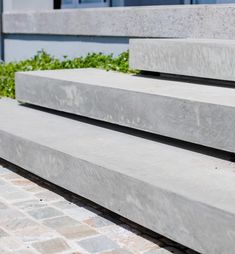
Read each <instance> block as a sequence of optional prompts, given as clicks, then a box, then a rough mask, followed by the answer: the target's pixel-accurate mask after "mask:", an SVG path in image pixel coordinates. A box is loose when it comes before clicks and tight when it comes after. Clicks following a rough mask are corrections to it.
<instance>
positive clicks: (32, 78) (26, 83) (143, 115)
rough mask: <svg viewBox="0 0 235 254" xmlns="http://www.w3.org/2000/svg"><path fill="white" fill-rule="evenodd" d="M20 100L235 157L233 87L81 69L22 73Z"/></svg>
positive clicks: (18, 77) (18, 86) (18, 80)
mask: <svg viewBox="0 0 235 254" xmlns="http://www.w3.org/2000/svg"><path fill="white" fill-rule="evenodd" d="M215 84H216V85H218V83H216V82H215ZM16 97H17V99H18V100H20V101H23V102H27V103H31V104H35V105H39V106H43V107H47V108H51V109H56V110H60V111H64V112H69V113H73V114H77V115H82V116H86V117H90V118H94V119H99V120H102V121H106V122H111V123H115V124H119V125H123V126H128V127H132V128H136V129H140V130H144V131H147V132H152V133H156V134H160V135H163V136H167V137H173V138H176V139H180V140H185V141H189V142H192V143H197V144H201V145H205V146H209V147H213V148H217V149H222V150H226V151H230V152H235V143H234V140H235V132H234V128H235V89H234V88H226V87H218V86H208V85H202V84H195V83H189V82H179V81H170V80H169V81H168V80H162V79H157V78H146V77H143V76H142V77H141V76H139V77H137V76H131V75H126V74H120V73H115V72H107V71H103V70H96V69H78V70H59V71H39V72H25V73H17V74H16Z"/></svg>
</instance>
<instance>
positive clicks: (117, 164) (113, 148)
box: [0, 99, 235, 254]
mask: <svg viewBox="0 0 235 254" xmlns="http://www.w3.org/2000/svg"><path fill="white" fill-rule="evenodd" d="M0 115H1V121H0V157H1V158H3V159H6V160H8V161H10V162H12V163H14V164H16V165H18V166H21V167H23V168H25V169H26V170H29V171H30V172H32V173H35V174H37V175H39V176H41V177H43V178H44V179H46V180H49V181H51V182H53V183H55V184H57V185H59V186H61V187H64V188H66V189H68V190H70V191H73V192H75V193H77V194H79V195H81V196H84V197H85V198H88V199H90V200H92V201H94V202H96V203H98V204H100V205H102V206H104V207H106V208H108V209H110V210H112V211H114V212H116V213H119V214H121V215H122V216H124V217H127V218H128V219H130V220H133V221H135V222H137V223H139V224H141V225H143V226H145V227H147V228H149V229H151V230H154V231H156V232H158V233H160V234H163V235H165V236H167V237H169V238H171V239H173V240H175V241H178V242H179V243H181V244H184V245H186V246H188V247H191V248H193V249H195V250H197V251H199V252H201V253H214V254H215V253H218V252H219V253H226V254H233V248H232V247H233V246H234V234H235V185H234V182H235V171H234V170H235V166H234V163H232V162H229V161H227V160H222V159H219V158H215V157H212V156H208V155H204V154H202V153H198V152H194V151H190V150H187V149H185V148H180V147H176V146H174V145H169V144H164V143H160V142H156V141H153V140H148V139H145V138H141V137H137V136H133V135H130V134H126V133H122V132H118V131H114V130H111V129H107V128H104V127H99V126H95V125H91V124H89V123H84V122H81V121H78V120H76V119H71V118H68V117H66V116H59V115H55V114H52V113H47V112H43V111H39V110H36V109H33V108H29V107H25V106H22V105H18V103H17V102H16V101H13V100H9V99H2V100H0Z"/></svg>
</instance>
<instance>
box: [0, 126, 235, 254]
mask: <svg viewBox="0 0 235 254" xmlns="http://www.w3.org/2000/svg"><path fill="white" fill-rule="evenodd" d="M0 144H1V146H0V157H2V158H3V159H5V160H8V161H10V162H12V163H14V164H16V165H18V166H20V167H22V168H24V169H26V170H28V171H30V172H31V173H34V174H36V175H38V176H40V177H42V178H44V179H46V180H48V181H50V182H52V183H54V184H56V185H58V186H60V187H63V188H65V189H67V190H70V191H72V192H74V193H76V194H78V195H81V196H83V197H85V198H88V199H90V200H92V201H94V202H96V203H98V204H100V205H102V206H104V207H106V208H108V209H110V210H111V211H113V212H115V213H118V214H120V215H122V216H124V217H126V218H128V219H130V220H132V221H134V222H136V223H138V224H140V225H142V226H144V227H147V228H149V229H151V230H153V231H156V232H157V233H160V234H162V235H164V236H167V237H169V238H171V239H173V240H175V241H177V242H179V243H181V244H184V245H186V246H188V247H191V248H193V249H195V250H197V251H199V252H200V253H205V254H206V253H211V254H217V253H226V254H234V235H235V215H233V214H229V213H226V212H223V211H220V210H217V209H213V208H211V207H208V206H207V205H204V204H202V203H200V202H197V201H193V200H189V199H186V198H184V197H181V196H178V195H175V194H174V193H169V192H167V191H165V190H162V189H160V188H156V187H154V186H152V185H150V184H147V183H145V182H142V181H139V180H136V179H134V178H131V177H128V176H125V175H123V174H119V173H116V172H115V171H112V170H109V169H108V168H103V167H100V166H98V165H95V164H93V163H90V162H89V161H84V160H82V159H79V158H75V157H72V156H70V155H67V154H64V153H61V152H59V151H56V150H53V149H51V148H48V147H45V146H42V145H39V144H36V143H33V142H31V141H28V140H24V139H22V138H19V137H16V136H14V135H11V134H8V133H6V132H3V131H0ZM87 183H89V184H87Z"/></svg>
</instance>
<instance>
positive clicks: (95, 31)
mask: <svg viewBox="0 0 235 254" xmlns="http://www.w3.org/2000/svg"><path fill="white" fill-rule="evenodd" d="M234 23H235V5H234V4H228V5H195V6H190V5H181V6H154V7H153V6H151V7H117V8H99V9H96V10H95V15H94V9H80V10H59V11H44V12H26V13H8V14H4V15H3V30H4V33H15V34H60V35H97V36H124V37H133V36H134V37H170V38H172V37H174V38H175V37H180V38H185V37H190V38H219V39H235V26H234Z"/></svg>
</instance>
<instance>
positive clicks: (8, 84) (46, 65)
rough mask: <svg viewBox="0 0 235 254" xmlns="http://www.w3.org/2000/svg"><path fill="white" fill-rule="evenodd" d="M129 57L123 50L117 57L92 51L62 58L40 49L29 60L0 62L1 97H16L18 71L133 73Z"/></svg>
mask: <svg viewBox="0 0 235 254" xmlns="http://www.w3.org/2000/svg"><path fill="white" fill-rule="evenodd" d="M128 58H129V53H128V52H123V53H122V54H120V55H119V56H117V57H114V56H113V55H104V54H101V53H92V54H88V55H87V56H85V57H78V58H74V59H69V58H68V57H66V56H64V58H63V59H61V60H60V59H58V58H56V57H53V56H51V55H49V54H47V53H46V52H45V51H39V52H38V53H37V55H35V56H34V57H32V58H30V59H27V60H22V61H19V62H10V63H0V97H10V98H15V73H16V72H18V71H35V70H56V69H75V68H99V69H104V70H107V71H110V70H113V71H118V72H123V73H131V72H134V71H132V70H129V65H128Z"/></svg>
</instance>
